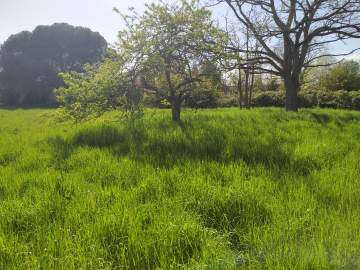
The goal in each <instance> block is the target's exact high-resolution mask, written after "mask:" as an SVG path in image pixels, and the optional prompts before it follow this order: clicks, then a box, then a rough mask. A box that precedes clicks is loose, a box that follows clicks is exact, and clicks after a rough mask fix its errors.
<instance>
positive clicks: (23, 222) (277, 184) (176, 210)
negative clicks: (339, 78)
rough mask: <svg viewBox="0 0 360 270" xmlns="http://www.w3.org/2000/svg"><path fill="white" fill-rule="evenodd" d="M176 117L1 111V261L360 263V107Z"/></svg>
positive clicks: (247, 265)
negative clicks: (65, 116)
mask: <svg viewBox="0 0 360 270" xmlns="http://www.w3.org/2000/svg"><path fill="white" fill-rule="evenodd" d="M167 113H168V111H164V110H151V112H150V113H149V114H146V115H145V119H144V121H136V122H135V123H134V124H133V125H132V126H131V127H129V125H128V124H127V123H123V122H122V123H120V124H119V123H117V124H111V123H110V121H111V120H114V119H116V118H117V114H116V113H110V114H106V115H104V116H103V117H102V118H101V119H96V120H93V121H89V122H86V123H82V124H80V125H77V126H73V125H72V124H71V123H66V122H65V123H56V122H53V121H49V118H48V117H49V115H52V114H53V111H51V110H26V111H24V110H12V111H7V110H0V119H1V122H0V136H1V140H0V179H1V181H0V269H120V268H128V269H234V270H235V269H243V268H244V269H304V270H305V269H358V268H359V266H360V255H359V252H358V250H357V249H356V248H354V247H357V246H359V245H360V236H359V233H358V228H359V227H360V218H359V216H360V209H359V207H358V205H359V203H360V199H359V192H360V184H359V179H360V170H359V163H360V144H359V141H360V114H359V113H358V112H350V111H333V110H324V109H316V110H301V111H300V112H299V113H298V114H294V113H288V114H284V113H283V111H282V110H280V109H253V110H249V111H240V110H238V109H237V108H234V109H218V110H198V111H196V112H194V111H193V110H185V111H184V112H183V122H184V125H177V124H173V123H172V122H171V121H169V120H168V119H167V116H166V115H167ZM299 130H301V132H299Z"/></svg>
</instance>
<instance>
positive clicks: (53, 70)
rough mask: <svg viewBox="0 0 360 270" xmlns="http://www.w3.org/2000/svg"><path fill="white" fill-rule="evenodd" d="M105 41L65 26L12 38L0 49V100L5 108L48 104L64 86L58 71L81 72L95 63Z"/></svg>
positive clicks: (40, 27) (104, 48)
mask: <svg viewBox="0 0 360 270" xmlns="http://www.w3.org/2000/svg"><path fill="white" fill-rule="evenodd" d="M106 47H107V43H106V41H105V39H104V38H103V37H102V36H101V35H100V34H99V33H95V32H92V31H91V30H90V29H88V28H83V27H74V26H71V25H68V24H65V23H56V24H53V25H51V26H38V27H37V28H36V29H35V30H34V31H33V32H28V31H23V32H20V33H18V34H15V35H12V36H10V37H9V38H8V40H7V41H5V43H4V44H3V45H2V46H1V58H0V59H1V64H0V66H1V67H2V68H1V69H0V72H1V73H0V84H1V85H2V87H1V88H0V91H1V92H0V98H1V102H2V103H4V104H6V105H21V106H29V105H49V104H52V103H54V102H55V98H54V95H53V93H52V92H53V89H54V88H56V87H59V86H61V85H62V84H63V81H62V79H61V78H60V77H59V76H58V73H59V72H64V71H81V70H82V66H83V65H84V64H85V63H95V62H98V61H99V60H100V59H101V57H102V56H103V54H104V52H105V50H106Z"/></svg>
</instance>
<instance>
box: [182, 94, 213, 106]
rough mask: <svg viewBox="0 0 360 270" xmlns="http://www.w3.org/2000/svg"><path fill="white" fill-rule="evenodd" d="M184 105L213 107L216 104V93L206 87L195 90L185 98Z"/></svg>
mask: <svg viewBox="0 0 360 270" xmlns="http://www.w3.org/2000/svg"><path fill="white" fill-rule="evenodd" d="M185 105H186V106H187V107H190V108H215V107H216V106H217V94H216V92H215V91H212V90H208V89H198V90H195V91H193V92H191V93H190V94H189V96H188V97H187V98H186V99H185Z"/></svg>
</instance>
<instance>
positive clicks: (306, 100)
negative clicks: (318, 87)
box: [299, 91, 318, 108]
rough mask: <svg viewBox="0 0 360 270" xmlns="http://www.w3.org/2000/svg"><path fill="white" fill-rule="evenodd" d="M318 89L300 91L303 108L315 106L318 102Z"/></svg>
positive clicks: (300, 102) (300, 101)
mask: <svg viewBox="0 0 360 270" xmlns="http://www.w3.org/2000/svg"><path fill="white" fill-rule="evenodd" d="M317 94H318V92H316V91H303V92H300V93H299V105H300V107H302V108H311V107H315V106H317V104H318V100H317Z"/></svg>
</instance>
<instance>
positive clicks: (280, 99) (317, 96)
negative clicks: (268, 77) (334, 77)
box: [252, 90, 360, 110]
mask: <svg viewBox="0 0 360 270" xmlns="http://www.w3.org/2000/svg"><path fill="white" fill-rule="evenodd" d="M298 97H299V106H300V107H301V108H313V107H320V108H333V109H352V110H360V91H351V92H348V91H345V90H339V91H333V92H325V91H302V92H300V93H299V96H298ZM284 103H285V93H284V92H283V91H266V92H261V93H259V94H257V95H255V97H254V99H253V101H252V105H253V106H255V107H270V106H274V107H283V106H284V105H285V104H284Z"/></svg>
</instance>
